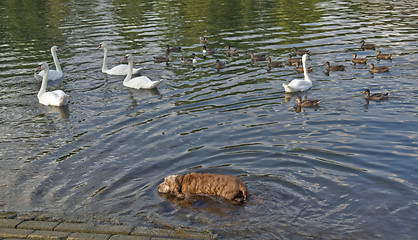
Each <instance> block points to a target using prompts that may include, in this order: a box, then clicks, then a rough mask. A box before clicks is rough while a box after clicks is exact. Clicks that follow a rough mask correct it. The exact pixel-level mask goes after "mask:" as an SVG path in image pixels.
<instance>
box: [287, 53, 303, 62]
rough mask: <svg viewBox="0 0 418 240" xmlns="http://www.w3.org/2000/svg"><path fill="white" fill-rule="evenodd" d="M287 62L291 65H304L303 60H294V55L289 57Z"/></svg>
mask: <svg viewBox="0 0 418 240" xmlns="http://www.w3.org/2000/svg"><path fill="white" fill-rule="evenodd" d="M287 58H288V59H287V62H289V64H293V63H296V62H298V63H299V64H302V58H294V57H292V54H289V55H287Z"/></svg>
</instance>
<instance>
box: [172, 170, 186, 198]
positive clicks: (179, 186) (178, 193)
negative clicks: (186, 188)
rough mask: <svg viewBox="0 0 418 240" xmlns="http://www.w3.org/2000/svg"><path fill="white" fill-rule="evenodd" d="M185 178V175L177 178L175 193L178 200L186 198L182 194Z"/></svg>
mask: <svg viewBox="0 0 418 240" xmlns="http://www.w3.org/2000/svg"><path fill="white" fill-rule="evenodd" d="M183 178H184V176H183V175H178V176H176V177H175V181H174V189H173V193H174V195H176V197H178V198H184V195H183V193H182V192H181V189H182V184H183Z"/></svg>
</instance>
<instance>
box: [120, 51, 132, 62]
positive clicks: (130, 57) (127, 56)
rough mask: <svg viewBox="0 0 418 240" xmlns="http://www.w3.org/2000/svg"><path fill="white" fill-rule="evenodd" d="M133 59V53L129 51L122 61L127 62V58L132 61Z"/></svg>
mask: <svg viewBox="0 0 418 240" xmlns="http://www.w3.org/2000/svg"><path fill="white" fill-rule="evenodd" d="M131 59H132V54H131V53H128V54H126V55H125V57H124V58H123V60H122V62H125V61H126V60H128V61H130V60H131Z"/></svg>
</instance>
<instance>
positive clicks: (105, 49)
mask: <svg viewBox="0 0 418 240" xmlns="http://www.w3.org/2000/svg"><path fill="white" fill-rule="evenodd" d="M103 54H104V55H103V66H102V72H107V70H108V69H107V47H106V46H105V47H104V53H103Z"/></svg>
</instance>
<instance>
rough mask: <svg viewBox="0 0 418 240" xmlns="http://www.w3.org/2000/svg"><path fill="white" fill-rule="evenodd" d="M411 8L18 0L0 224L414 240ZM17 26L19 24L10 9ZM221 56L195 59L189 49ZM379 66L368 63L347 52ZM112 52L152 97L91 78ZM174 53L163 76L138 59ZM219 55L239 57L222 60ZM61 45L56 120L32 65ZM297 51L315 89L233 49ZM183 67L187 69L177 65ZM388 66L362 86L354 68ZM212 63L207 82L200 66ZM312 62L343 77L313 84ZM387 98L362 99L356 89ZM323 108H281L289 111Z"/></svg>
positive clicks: (4, 12)
mask: <svg viewBox="0 0 418 240" xmlns="http://www.w3.org/2000/svg"><path fill="white" fill-rule="evenodd" d="M417 9H418V3H417V2H416V1H397V2H392V1H366V2H365V1H323V2H321V1H303V2H294V1H293V2H288V1H255V2H245V1H244V2H242V1H230V2H223V3H216V4H215V3H213V2H207V1H204V2H201V1H175V0H173V1H146V2H138V1H119V0H114V1H106V0H101V1H89V0H85V1H65V0H63V1H52V0H51V1H41V0H38V1H24V2H23V3H22V2H16V1H13V0H3V1H1V3H0V13H1V14H0V16H1V31H0V36H1V39H2V41H1V48H0V68H1V71H0V79H1V81H0V91H1V92H0V105H1V106H0V116H1V118H0V121H1V125H0V131H1V133H2V134H1V135H0V143H1V151H0V159H1V160H0V172H1V176H2V177H1V179H0V211H18V212H23V213H24V212H29V211H41V212H46V213H48V214H49V215H50V216H56V217H58V218H65V219H69V220H81V221H103V222H113V223H125V224H132V225H150V226H161V227H167V226H168V227H184V228H193V229H201V230H205V229H209V230H212V231H214V232H216V233H218V234H219V236H220V237H221V238H226V239H230V238H232V239H242V238H250V239H415V238H416V236H417V235H418V230H417V228H416V222H417V220H418V217H417V214H416V213H417V212H418V202H417V199H418V194H417V186H418V176H417V172H418V171H417V170H418V168H417V156H418V150H417V149H418V148H417V145H418V144H417V139H418V134H417V131H416V129H417V123H418V118H417V115H418V108H417V103H418V92H417V89H418V88H417V86H418V85H417V83H416V80H417V76H418V74H417V70H416V69H417V68H416V66H417V60H418V57H417V52H418V50H417V47H418V44H417V38H416V36H417V32H418V31H417V26H418V20H417V19H418V18H417V14H416V12H417ZM21 13H22V14H21ZM200 36H205V37H208V38H209V41H210V42H209V44H208V46H209V47H210V48H213V47H217V48H219V54H217V55H214V56H207V57H204V56H203V55H202V54H201V51H202V44H200V42H199V37H200ZM362 39H365V40H366V42H368V43H375V44H377V49H378V50H381V51H382V52H383V53H391V54H393V60H392V61H386V60H381V61H377V60H376V59H375V57H374V56H375V51H374V50H365V51H363V50H361V49H360V41H361V40H362ZM102 41H106V42H107V43H108V45H109V63H108V64H109V66H113V65H116V64H119V63H120V61H121V60H122V58H123V56H124V55H125V54H126V53H127V52H132V53H133V55H134V60H135V65H136V66H142V67H144V70H142V74H143V75H147V76H149V77H150V78H151V79H153V80H158V79H163V82H162V83H161V84H160V85H159V86H158V90H153V91H148V90H140V91H138V90H133V89H128V88H126V87H124V86H123V85H122V80H123V78H124V77H123V76H107V75H105V74H102V73H101V71H100V69H101V64H102V57H103V51H102V50H97V49H96V47H97V45H98V44H99V43H100V42H102ZM166 44H170V45H171V46H181V47H182V48H183V51H182V52H181V53H173V54H172V55H171V56H170V58H171V59H170V63H169V64H168V65H166V64H164V63H162V64H156V63H153V61H152V57H153V56H158V55H163V54H164V48H165V45H166ZM227 44H230V45H231V46H232V48H238V49H239V51H240V55H239V56H237V57H226V56H225V55H224V52H223V50H224V49H223V47H224V46H225V45H227ZM52 45H58V46H59V47H60V48H61V51H59V52H58V57H59V59H60V61H61V65H62V68H63V71H64V79H63V81H62V83H61V84H59V85H58V86H52V87H51V88H50V89H56V88H60V89H62V90H64V91H65V92H66V93H67V94H68V95H70V99H71V101H70V104H69V105H68V107H64V108H55V107H46V106H42V105H40V104H39V103H38V101H37V98H36V94H37V91H38V90H39V84H38V83H36V82H35V80H34V78H33V69H34V68H35V67H36V65H37V64H38V62H40V61H47V62H48V63H49V64H50V66H51V67H52V58H51V56H50V52H49V48H50V47H51V46H52ZM293 46H296V47H298V48H301V49H309V50H311V52H312V54H311V61H308V66H313V67H314V71H313V72H312V73H310V77H311V79H312V80H313V84H314V87H313V88H312V89H311V90H309V91H307V92H305V93H302V94H293V95H289V94H284V92H283V88H282V86H281V85H282V83H284V82H289V81H291V80H292V79H294V78H303V76H302V75H301V74H297V73H295V71H294V69H293V67H291V66H287V65H286V66H285V67H283V68H277V69H271V70H270V71H268V70H267V67H266V65H267V64H266V63H265V62H255V63H254V64H251V62H250V60H249V55H247V54H246V52H249V51H252V52H254V53H257V54H259V53H264V54H269V56H271V58H272V59H273V61H282V62H286V59H287V54H288V53H289V52H290V49H291V47H293ZM192 53H196V54H197V55H198V64H196V65H195V66H184V65H182V64H181V63H180V59H181V58H182V57H189V56H190V55H191V54H192ZM353 53H357V54H358V55H359V56H360V57H364V56H367V58H368V59H369V60H368V62H369V63H374V64H375V65H376V66H382V65H385V66H389V67H390V71H389V72H387V73H380V74H379V73H377V74H373V75H372V74H369V72H368V70H367V66H364V65H356V66H353V65H352V64H351V56H352V54H353ZM216 59H221V60H222V61H226V64H227V67H226V68H225V69H221V70H220V71H219V72H218V71H216V69H215V68H214V66H215V63H214V62H215V60H216ZM326 61H330V62H331V65H334V64H342V65H345V66H346V71H344V72H331V73H330V74H329V75H326V74H325V73H324V71H325V65H324V63H325V62H326ZM365 88H369V89H370V90H371V92H372V93H373V92H389V93H390V99H389V100H386V101H381V102H374V101H371V102H369V103H367V102H366V101H365V100H364V96H362V95H361V94H360V92H361V91H363V90H364V89H365ZM301 95H307V97H308V98H309V99H321V100H322V102H321V103H320V107H319V108H316V109H315V108H313V109H312V108H305V109H297V108H295V107H294V106H295V102H294V98H295V97H296V96H301ZM190 171H198V172H215V173H221V174H232V175H236V176H239V177H240V178H241V179H242V180H243V181H244V183H245V184H246V185H247V187H248V189H249V191H250V192H251V196H250V198H249V201H248V202H247V203H246V204H245V205H244V206H230V205H229V204H227V203H224V202H222V201H217V200H214V199H195V200H194V201H191V202H187V203H185V202H179V201H176V200H175V199H166V198H165V197H164V196H161V195H159V194H158V193H157V188H156V187H157V185H158V184H159V183H160V182H161V181H162V179H163V178H164V177H165V176H167V175H170V174H183V173H187V172H190Z"/></svg>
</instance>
